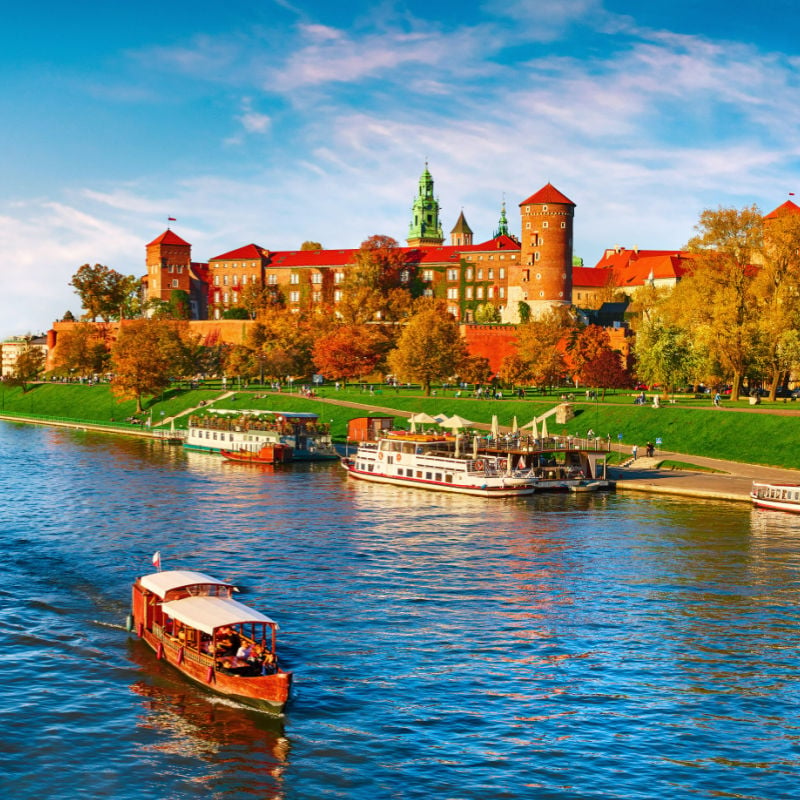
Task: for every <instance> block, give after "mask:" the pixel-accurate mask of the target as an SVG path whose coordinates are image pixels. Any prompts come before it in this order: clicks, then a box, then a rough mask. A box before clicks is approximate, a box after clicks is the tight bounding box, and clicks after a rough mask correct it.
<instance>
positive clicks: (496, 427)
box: [492, 414, 500, 439]
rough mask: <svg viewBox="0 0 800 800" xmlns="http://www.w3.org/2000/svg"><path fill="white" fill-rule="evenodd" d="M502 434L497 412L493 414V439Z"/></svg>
mask: <svg viewBox="0 0 800 800" xmlns="http://www.w3.org/2000/svg"><path fill="white" fill-rule="evenodd" d="M498 436H500V423H499V422H498V421H497V414H492V439H496V438H497V437H498Z"/></svg>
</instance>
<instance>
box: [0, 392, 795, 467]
mask: <svg viewBox="0 0 800 800" xmlns="http://www.w3.org/2000/svg"><path fill="white" fill-rule="evenodd" d="M221 393H222V389H221V387H219V388H217V387H215V386H208V385H206V386H204V387H203V388H201V389H191V390H183V389H178V388H174V389H170V390H168V391H166V392H165V393H164V394H163V395H162V396H160V397H155V398H148V399H147V400H146V401H145V403H144V405H145V413H144V414H143V416H144V417H145V418H146V417H149V415H150V413H151V412H152V419H153V424H154V426H157V425H158V424H160V423H161V421H162V420H167V419H169V418H170V417H171V416H173V415H175V414H179V413H180V412H182V411H185V410H186V409H189V408H193V407H195V406H197V405H198V404H199V403H200V401H205V402H211V401H213V400H214V398H217V397H219V395H220V394H221ZM634 394H635V393H633V392H621V393H617V394H614V395H612V394H607V395H606V399H605V401H598V402H595V401H586V399H585V394H584V393H583V392H580V393H577V392H576V393H574V400H573V401H572V402H573V406H574V409H575V412H576V416H575V417H574V419H572V420H571V421H570V422H569V423H568V424H567V425H556V423H555V418H554V417H551V418H550V419H548V431H549V432H550V433H551V434H571V435H573V436H585V435H586V433H587V432H588V431H589V430H590V429H591V430H593V431H594V432H595V434H596V435H599V436H603V437H609V436H610V437H611V442H612V444H614V445H616V444H619V445H621V446H622V448H624V449H627V448H629V447H630V446H631V445H633V444H638V445H639V447H640V448H641V447H643V446H644V445H645V443H646V442H648V441H652V442H655V441H656V439H658V438H660V439H661V442H662V443H661V445H659V449H660V450H668V451H673V452H677V453H685V454H690V455H702V456H709V457H715V458H723V459H730V460H733V461H742V462H746V463H755V464H767V465H773V466H782V467H789V468H794V469H800V415H798V416H787V415H780V414H775V413H769V412H770V410H777V409H780V410H783V409H789V410H795V409H797V410H800V404H793V403H783V402H780V403H775V404H769V405H768V404H763V403H762V404H761V405H760V406H758V407H757V408H755V407H751V406H750V405H749V403H748V402H747V401H746V400H745V401H740V402H739V403H737V404H735V405H736V406H737V407H738V408H740V409H741V411H739V412H735V413H732V412H731V411H730V410H728V409H730V408H731V406H730V401H724V405H723V408H722V410H720V409H715V408H713V406H712V404H711V399H710V398H709V399H705V398H703V399H700V400H696V399H695V398H694V397H693V396H678V399H677V402H676V403H675V404H669V403H668V404H665V405H662V406H661V408H653V407H652V405H647V406H636V405H634V404H633V395H634ZM259 395H261V396H260V397H259ZM319 396H320V398H324V399H329V400H331V401H333V402H341V401H349V402H353V403H362V404H366V405H371V406H382V407H385V408H388V409H393V410H397V411H405V412H410V413H416V412H419V411H425V412H427V413H428V414H431V415H436V414H440V413H446V414H455V413H457V414H459V415H460V416H462V417H466V418H467V419H469V420H472V421H474V422H476V423H484V424H489V423H490V422H491V419H492V415H493V414H496V415H497V417H498V421H499V423H500V426H501V427H510V426H511V424H512V421H513V418H514V417H515V416H516V417H517V423H518V425H520V426H522V425H524V424H526V423H528V422H530V421H531V419H532V418H533V417H534V416H539V415H541V414H543V413H545V412H546V411H548V410H550V409H551V408H553V407H554V406H555V405H557V404H558V403H560V402H562V401H561V392H557V393H552V394H550V395H547V396H540V395H536V396H535V397H534V398H530V397H529V398H526V399H525V400H520V399H516V398H514V399H510V398H509V399H504V400H486V399H481V400H478V399H475V398H473V397H466V396H462V397H455V396H454V392H453V390H452V389H447V390H445V391H442V390H441V389H439V390H438V392H437V395H436V396H431V397H425V396H424V395H423V394H422V392H421V391H420V389H419V387H411V388H402V389H400V390H399V391H396V390H394V389H392V388H389V387H380V388H379V389H377V390H376V391H375V393H374V394H372V393H370V392H369V391H362V390H361V389H360V388H359V387H348V388H347V389H343V390H340V391H338V392H337V391H336V390H335V389H334V388H333V387H332V386H330V387H329V386H325V387H323V388H322V389H321V390H320V391H319ZM506 397H507V398H508V395H506ZM218 405H220V406H222V407H225V408H235V409H243V408H260V409H264V410H273V411H313V412H314V413H317V414H319V415H320V419H321V420H322V421H325V422H331V424H332V429H333V432H334V436H335V438H336V439H337V440H338V441H344V440H345V436H346V430H347V421H348V420H349V419H352V418H353V417H358V416H364V415H366V414H367V413H369V412H367V411H361V410H359V409H356V408H350V407H346V406H340V405H333V404H332V403H327V402H320V401H318V400H316V399H312V400H308V399H306V398H303V397H300V396H299V395H297V394H289V393H286V392H284V393H283V394H280V395H275V394H266V393H265V392H264V390H263V389H260V388H258V387H251V389H249V390H238V389H237V390H236V392H235V397H233V398H227V399H225V400H222V401H219V403H218ZM0 406H2V408H0V411H2V412H3V413H12V414H13V413H17V414H22V415H24V414H31V415H34V416H37V417H54V418H62V419H63V418H68V419H75V420H79V421H82V422H91V421H96V422H105V423H109V422H114V423H115V424H119V423H120V422H121V421H124V420H125V419H126V418H127V417H129V416H131V415H132V414H133V413H134V409H135V402H134V401H132V400H129V401H124V402H118V401H117V399H116V398H115V397H114V396H113V395H112V394H111V392H110V387H109V386H108V385H107V384H98V385H95V386H86V385H81V384H39V385H36V386H34V387H33V388H32V389H31V390H29V391H28V392H27V393H25V394H23V393H22V391H21V389H19V388H11V387H2V389H1V390H0ZM770 406H771V407H770ZM162 412H163V413H162ZM748 412H750V413H748ZM375 413H380V412H375ZM186 423H187V419H186V418H182V419H179V420H178V421H177V422H176V427H183V428H185V427H186ZM405 424H406V422H405V418H404V417H396V425H397V426H405Z"/></svg>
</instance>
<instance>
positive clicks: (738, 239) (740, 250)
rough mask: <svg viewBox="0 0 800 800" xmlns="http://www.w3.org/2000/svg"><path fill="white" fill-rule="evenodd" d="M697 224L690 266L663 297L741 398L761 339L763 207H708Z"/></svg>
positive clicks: (734, 396)
mask: <svg viewBox="0 0 800 800" xmlns="http://www.w3.org/2000/svg"><path fill="white" fill-rule="evenodd" d="M695 230H696V231H697V235H696V236H694V237H693V238H692V239H691V240H690V241H689V243H688V245H687V248H688V249H689V250H690V251H691V252H692V253H694V254H695V256H694V258H693V260H692V266H691V269H690V272H689V274H688V275H686V276H684V278H683V279H682V280H681V282H680V283H679V284H678V285H677V286H676V287H675V289H674V290H673V292H672V294H671V295H670V297H669V298H668V300H666V301H665V303H664V313H665V314H667V315H668V316H667V317H666V319H667V320H668V321H669V322H670V323H674V324H678V325H680V326H681V327H682V328H683V329H684V331H687V332H689V331H690V332H691V339H692V341H693V342H694V343H695V344H697V345H699V346H700V348H701V349H704V350H705V351H707V352H708V355H709V358H710V359H711V360H712V361H715V362H717V363H718V364H719V365H720V368H721V370H722V371H723V372H724V373H725V374H727V375H729V376H730V378H731V383H732V388H731V399H732V400H737V399H738V398H739V392H740V389H741V385H742V379H743V377H744V376H745V374H746V373H747V369H748V367H749V366H750V364H751V363H752V361H753V358H754V355H755V348H756V347H757V343H758V321H757V304H756V302H755V295H754V293H753V286H752V283H753V276H754V274H755V272H756V270H755V269H754V268H753V266H752V265H753V264H754V263H755V262H757V261H758V260H760V258H761V252H762V247H763V223H762V218H761V212H760V211H759V210H758V208H757V207H756V206H750V207H746V208H743V209H741V210H738V209H735V208H720V209H718V210H717V211H710V210H706V211H703V212H702V214H701V215H700V221H699V222H698V224H697V225H696V226H695ZM654 324H657V323H654ZM637 349H638V348H637Z"/></svg>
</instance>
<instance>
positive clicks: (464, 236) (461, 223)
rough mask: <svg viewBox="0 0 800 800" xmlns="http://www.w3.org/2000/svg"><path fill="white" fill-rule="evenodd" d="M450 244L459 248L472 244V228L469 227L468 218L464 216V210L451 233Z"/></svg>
mask: <svg viewBox="0 0 800 800" xmlns="http://www.w3.org/2000/svg"><path fill="white" fill-rule="evenodd" d="M450 244H452V245H455V246H457V247H463V246H465V245H470V244H472V228H470V226H469V225H467V220H466V217H465V216H464V209H461V213H460V214H459V215H458V220H457V221H456V224H455V225H454V226H453V230H451V231H450Z"/></svg>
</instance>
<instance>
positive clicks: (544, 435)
mask: <svg viewBox="0 0 800 800" xmlns="http://www.w3.org/2000/svg"><path fill="white" fill-rule="evenodd" d="M549 435H550V434H549V433H548V432H547V418H545V419H543V420H542V439H546V438H547V437H548V436H549Z"/></svg>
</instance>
